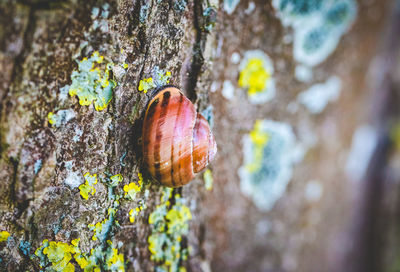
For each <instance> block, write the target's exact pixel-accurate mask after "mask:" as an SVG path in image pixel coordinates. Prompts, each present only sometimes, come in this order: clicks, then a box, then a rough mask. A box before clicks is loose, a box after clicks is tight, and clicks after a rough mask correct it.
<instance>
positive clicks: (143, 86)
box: [138, 77, 156, 93]
mask: <svg viewBox="0 0 400 272" xmlns="http://www.w3.org/2000/svg"><path fill="white" fill-rule="evenodd" d="M155 87H156V85H155V84H154V82H153V78H151V77H149V78H145V79H142V80H141V81H140V82H139V88H138V90H139V91H140V92H141V91H143V92H144V93H147V91H148V90H150V89H152V88H155Z"/></svg>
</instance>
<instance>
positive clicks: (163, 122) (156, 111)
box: [142, 86, 217, 187]
mask: <svg viewBox="0 0 400 272" xmlns="http://www.w3.org/2000/svg"><path fill="white" fill-rule="evenodd" d="M142 133H143V157H144V162H145V164H146V166H147V169H148V171H149V173H150V174H151V176H152V177H153V178H155V179H156V180H158V181H159V182H160V183H161V184H163V185H165V186H167V187H181V186H183V185H185V184H187V183H188V182H189V181H190V180H192V179H193V178H194V176H195V173H198V172H200V171H201V170H203V169H204V168H206V166H207V165H208V163H209V162H210V161H212V160H213V159H214V156H215V153H216V152H217V145H216V143H215V139H214V136H213V134H212V132H211V130H210V127H209V125H208V122H207V120H206V119H205V118H204V117H203V116H202V115H201V114H199V113H197V112H196V110H195V107H194V105H193V104H192V102H191V101H190V100H189V99H188V98H186V97H185V96H184V95H183V94H182V93H181V92H180V91H179V89H177V88H176V87H173V86H166V87H164V88H162V89H161V90H159V91H158V92H157V93H156V94H155V96H154V97H153V98H152V99H151V100H150V102H149V104H148V106H147V110H146V113H145V117H144V120H143V132H142Z"/></svg>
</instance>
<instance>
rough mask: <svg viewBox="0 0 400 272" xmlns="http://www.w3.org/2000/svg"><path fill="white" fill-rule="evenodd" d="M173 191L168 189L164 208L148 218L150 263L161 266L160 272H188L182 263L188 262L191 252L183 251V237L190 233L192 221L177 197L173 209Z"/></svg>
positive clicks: (157, 208)
mask: <svg viewBox="0 0 400 272" xmlns="http://www.w3.org/2000/svg"><path fill="white" fill-rule="evenodd" d="M171 195H172V189H170V188H165V189H164V191H163V194H162V196H161V204H159V205H158V206H157V207H156V209H155V210H154V211H153V212H152V213H151V214H150V216H149V224H150V225H152V227H153V231H152V234H151V235H150V236H149V238H148V242H149V251H150V252H151V254H152V255H151V259H152V260H153V261H155V262H157V263H158V264H159V266H158V267H157V271H171V272H176V271H185V270H186V269H185V268H184V267H183V266H181V262H182V261H185V260H187V257H188V254H189V252H188V249H187V248H183V247H182V244H181V241H182V237H183V236H185V235H187V234H188V232H189V221H190V220H191V219H192V214H191V212H190V209H189V208H188V207H187V206H186V205H185V200H184V199H183V198H181V197H180V195H179V194H177V195H175V198H174V201H175V204H174V205H173V206H171V202H170V200H169V199H170V198H171Z"/></svg>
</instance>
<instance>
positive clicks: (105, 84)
mask: <svg viewBox="0 0 400 272" xmlns="http://www.w3.org/2000/svg"><path fill="white" fill-rule="evenodd" d="M103 59H104V57H103V56H101V55H100V54H99V53H98V52H97V51H95V52H94V53H93V54H92V56H91V57H90V58H89V59H88V58H83V59H82V61H80V62H79V63H78V70H75V71H73V72H72V74H71V80H72V83H71V86H69V91H68V92H69V95H70V96H72V97H73V96H75V95H76V96H78V98H79V104H80V105H82V106H89V105H91V104H92V103H93V104H94V107H95V109H96V110H97V111H101V110H104V109H105V108H106V107H107V106H108V104H109V103H110V101H111V99H112V96H113V89H114V88H115V86H116V85H117V84H116V82H115V81H114V80H112V79H110V70H111V68H112V65H113V64H112V63H107V64H104V63H103Z"/></svg>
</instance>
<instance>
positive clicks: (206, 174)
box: [203, 169, 213, 191]
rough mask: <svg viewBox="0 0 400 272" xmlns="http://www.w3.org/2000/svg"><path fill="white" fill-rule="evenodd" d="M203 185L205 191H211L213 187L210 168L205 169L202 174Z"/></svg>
mask: <svg viewBox="0 0 400 272" xmlns="http://www.w3.org/2000/svg"><path fill="white" fill-rule="evenodd" d="M203 179H204V186H205V187H206V190H207V191H211V190H212V187H213V176H212V172H211V170H210V169H206V171H204V174H203Z"/></svg>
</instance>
